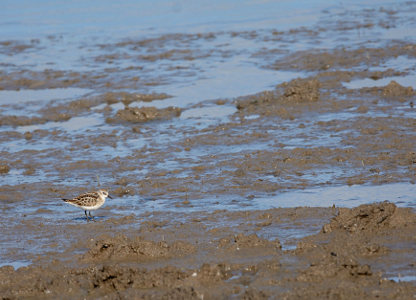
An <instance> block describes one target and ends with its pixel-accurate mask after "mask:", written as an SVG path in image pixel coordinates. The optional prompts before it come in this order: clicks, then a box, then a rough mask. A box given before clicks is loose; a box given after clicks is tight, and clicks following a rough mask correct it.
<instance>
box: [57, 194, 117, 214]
mask: <svg viewBox="0 0 416 300" xmlns="http://www.w3.org/2000/svg"><path fill="white" fill-rule="evenodd" d="M107 197H108V198H110V199H113V198H111V197H110V195H109V194H108V192H107V191H106V190H98V191H96V192H92V193H85V194H82V195H79V196H78V197H75V198H73V199H62V200H63V201H65V202H66V203H69V204H71V205H73V206H76V207H79V208H82V209H83V210H84V211H85V216H86V217H87V221H89V220H90V219H89V218H88V215H87V210H88V212H89V215H90V218H91V219H92V220H93V221H95V220H94V217H93V216H91V210H96V209H98V208H100V207H101V206H102V205H103V204H104V202H105V198H107Z"/></svg>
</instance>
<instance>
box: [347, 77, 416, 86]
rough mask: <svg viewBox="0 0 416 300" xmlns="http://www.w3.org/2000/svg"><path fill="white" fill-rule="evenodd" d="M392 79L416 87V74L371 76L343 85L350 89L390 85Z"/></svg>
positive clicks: (403, 84)
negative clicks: (383, 76) (376, 78)
mask: <svg viewBox="0 0 416 300" xmlns="http://www.w3.org/2000/svg"><path fill="white" fill-rule="evenodd" d="M391 81H396V82H397V83H398V84H400V85H402V86H404V87H408V86H410V87H412V88H414V89H416V75H406V76H392V77H386V78H381V79H378V80H374V79H371V78H365V79H357V80H353V81H351V82H344V83H343V85H344V86H345V87H346V88H348V89H361V88H364V87H368V88H371V87H382V86H386V85H388V84H389V83H390V82H391Z"/></svg>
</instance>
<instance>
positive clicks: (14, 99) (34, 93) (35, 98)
mask: <svg viewBox="0 0 416 300" xmlns="http://www.w3.org/2000/svg"><path fill="white" fill-rule="evenodd" d="M91 92H92V90H91V89H83V88H74V87H71V88H56V89H39V90H18V91H10V90H3V91H1V90H0V104H1V105H4V104H19V103H27V102H36V103H37V104H46V103H47V102H50V101H52V100H64V99H73V98H76V97H81V96H84V95H87V94H90V93H91Z"/></svg>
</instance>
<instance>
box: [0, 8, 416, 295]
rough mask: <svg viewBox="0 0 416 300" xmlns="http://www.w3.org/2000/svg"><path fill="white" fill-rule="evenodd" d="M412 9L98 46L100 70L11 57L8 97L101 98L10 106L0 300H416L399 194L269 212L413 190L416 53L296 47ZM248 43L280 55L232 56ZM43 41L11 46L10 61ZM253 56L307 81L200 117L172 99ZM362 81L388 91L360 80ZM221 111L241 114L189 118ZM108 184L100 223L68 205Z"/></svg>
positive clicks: (1, 171)
mask: <svg viewBox="0 0 416 300" xmlns="http://www.w3.org/2000/svg"><path fill="white" fill-rule="evenodd" d="M401 9H402V10H399V9H398V11H394V10H385V9H381V8H380V9H378V10H366V11H361V12H354V13H352V12H345V15H343V14H341V15H339V16H341V17H342V18H335V19H336V20H335V19H334V18H333V19H331V18H330V17H328V18H329V20H326V21H325V22H323V23H322V24H320V25H317V26H316V27H315V28H303V27H302V28H297V29H292V30H287V31H277V30H271V31H270V30H269V31H268V30H264V31H262V30H259V31H242V32H238V31H235V32H234V31H233V32H218V33H204V34H167V35H162V36H159V37H156V38H145V39H137V40H136V39H129V40H125V41H113V42H109V43H108V44H99V45H94V47H92V48H91V49H89V50H91V52H92V53H93V55H92V56H91V57H85V58H83V59H85V60H86V61H87V62H89V63H91V64H92V65H93V66H94V68H93V69H94V70H89V71H82V70H73V71H72V70H71V71H68V70H59V69H58V68H57V69H53V68H51V69H44V70H32V69H27V68H26V67H18V66H14V65H9V64H0V65H1V66H3V67H4V68H5V70H0V90H5V91H16V92H19V90H21V89H22V90H24V89H31V90H33V91H35V90H42V89H53V88H68V87H70V88H87V89H89V90H93V92H92V93H90V94H88V95H84V96H82V97H75V99H70V100H65V101H59V100H53V99H52V100H51V101H49V102H47V103H43V104H42V101H40V103H38V102H36V101H32V102H27V103H26V102H24V103H23V104H22V103H15V102H13V101H6V102H5V103H0V144H1V148H0V179H1V183H0V212H1V218H0V228H1V234H0V244H1V245H2V247H1V249H0V258H1V260H0V263H1V265H2V267H0V298H2V299H39V298H46V299H56V298H60V299H78V298H87V299H96V298H109V299H124V298H127V299H128V298H136V299H188V298H189V299H230V298H231V299H233V298H234V299H269V298H272V299H313V298H315V299H326V298H328V299H413V298H414V297H415V295H416V285H415V282H416V277H415V276H416V275H415V274H416V273H415V267H416V260H415V257H416V248H415V245H416V235H415V232H416V214H415V212H414V210H412V209H411V208H410V207H407V208H405V207H398V206H400V205H399V203H397V206H396V205H395V204H394V203H391V202H392V201H393V200H396V201H397V199H388V200H391V202H379V203H376V204H368V203H369V202H371V201H369V200H366V201H365V203H367V204H365V205H361V206H359V207H354V208H345V207H338V205H334V206H333V207H330V206H331V205H327V206H328V207H324V208H318V207H296V206H299V205H298V204H297V203H299V202H298V201H300V200H302V199H296V198H294V199H292V202H293V204H292V205H290V206H291V208H273V209H266V208H264V207H260V208H259V207H258V206H255V204H254V203H255V201H256V200H257V199H262V198H268V199H272V200H273V199H274V198H275V197H277V196H278V195H280V194H282V193H284V192H288V191H298V190H303V189H306V188H317V187H320V188H329V187H334V186H344V185H347V186H352V185H356V186H357V185H365V186H371V185H375V186H380V188H381V187H383V185H386V184H390V183H403V184H407V186H413V185H414V184H415V182H416V149H415V145H416V135H415V128H416V109H415V107H414V103H415V101H416V91H415V89H414V86H413V87H412V86H408V85H406V84H404V83H402V82H401V81H400V80H401V79H405V78H407V77H408V76H414V73H415V71H416V64H408V65H406V66H405V67H403V64H406V62H408V61H414V59H415V58H416V44H415V43H414V42H412V40H403V41H402V40H400V39H395V40H394V41H389V42H386V41H384V42H383V40H379V41H377V42H374V40H371V41H368V42H369V43H370V42H371V46H366V42H367V41H365V42H359V43H355V44H354V43H353V42H351V43H353V45H351V47H335V46H334V48H333V49H325V50H319V49H310V50H304V49H303V50H293V51H292V50H290V49H291V48H292V46H296V45H297V42H302V41H304V40H305V41H307V42H308V43H310V44H311V45H319V43H320V42H321V39H323V37H325V36H326V35H328V36H331V35H334V36H335V40H337V41H338V40H339V39H342V38H343V37H345V35H347V36H356V31H360V30H372V29H377V30H387V29H389V28H394V27H395V26H400V24H401V22H404V21H403V20H404V19H406V20H407V21H406V22H414V23H416V22H415V20H414V17H413V18H407V17H406V18H404V17H402V15H401V14H403V13H404V11H407V10H409V11H412V9H413V10H414V9H415V6H414V5H413V4H412V3H411V2H408V3H406V4H405V5H404V7H403V8H401ZM339 16H335V17H339ZM369 17H371V18H370V19H371V20H373V21H374V20H377V22H373V21H369V20H368V18H369ZM350 18H353V19H352V20H351V19H350ZM331 20H332V21H331ZM334 20H335V21H334ZM339 20H343V21H339ZM357 20H359V21H357ZM233 39H237V40H238V41H241V40H243V41H244V42H247V43H252V44H261V45H266V46H264V47H259V48H261V49H258V48H256V49H255V50H250V49H240V48H239V49H238V51H237V50H236V49H234V50H230V48H231V47H228V46H229V43H232V41H233ZM351 39H352V40H353V38H351ZM224 41H225V42H224ZM42 43H43V41H42V40H40V41H39V40H33V41H30V42H26V43H25V42H20V41H14V40H10V41H0V53H1V54H2V55H8V56H12V55H13V54H19V53H31V52H34V53H36V51H43V50H45V49H44V48H42V47H43V46H42V45H43V44H42ZM198 43H199V44H198ZM204 43H207V44H204ZM305 43H306V42H305ZM200 44H202V45H205V46H201V47H200ZM386 44H387V45H386ZM172 45H173V46H172ZM248 48H249V47H248ZM300 48H302V47H300ZM97 49H99V50H97ZM94 51H95V52H94ZM241 53H243V54H244V55H246V57H250V58H252V59H254V60H256V62H257V64H258V65H259V66H261V67H262V68H264V69H267V70H273V71H284V72H289V71H291V72H293V71H296V72H300V74H303V75H302V78H292V77H291V78H288V79H287V80H286V81H285V82H282V81H279V80H276V82H275V83H274V86H273V87H272V88H270V89H268V90H264V91H262V92H258V93H255V94H252V95H245V96H240V97H238V98H231V97H222V98H221V99H205V98H203V97H205V95H201V97H202V98H203V100H206V101H204V102H203V103H199V102H198V101H196V103H194V102H192V105H188V106H186V107H176V106H175V105H174V101H175V95H172V96H171V95H170V94H171V93H170V92H168V91H164V87H166V86H169V84H171V85H172V84H174V83H176V82H179V83H183V81H187V80H188V79H192V80H194V79H195V78H196V79H201V78H203V77H204V76H205V75H204V72H202V71H201V69H203V67H201V66H200V65H199V64H198V63H199V62H200V61H202V62H203V63H202V64H201V65H202V66H206V65H207V63H211V62H217V61H220V62H227V59H230V58H232V57H234V56H237V55H241ZM398 59H404V60H405V63H403V64H400V63H397V61H396V60H398ZM392 60H393V62H391V61H392ZM82 63H84V61H82ZM95 66H97V67H96V68H95ZM95 69H96V70H95ZM207 77H209V76H208V75H207ZM289 77H290V76H289ZM178 78H179V79H178ZM364 80H371V83H374V84H375V85H374V86H365V85H363V86H361V85H359V84H358V85H357V86H354V84H357V81H358V82H360V81H364ZM153 88H155V89H153ZM234 88H235V87H234ZM239 88H242V87H240V86H239ZM238 91H240V90H238ZM0 92H1V91H0ZM201 93H202V92H201ZM239 95H244V93H239ZM182 96H183V95H182ZM191 96H192V95H191ZM201 101H202V100H201ZM161 102H163V103H164V105H162V106H161V105H160V103H161ZM206 107H208V108H214V109H215V110H214V111H216V112H221V111H222V110H224V111H225V110H226V109H229V110H230V111H232V113H230V114H229V115H227V117H225V118H218V119H216V121H215V122H211V123H210V122H207V120H206V119H204V118H203V117H201V118H189V119H186V118H185V117H183V116H184V114H185V115H186V112H187V111H190V110H194V111H197V112H198V110H202V109H204V108H206ZM211 117H216V116H215V115H214V116H211ZM208 121H211V120H208ZM98 186H99V187H105V188H107V189H109V190H110V194H111V195H112V196H113V197H114V199H113V200H108V202H107V203H106V204H105V206H103V207H102V208H101V209H100V210H99V211H97V212H94V215H95V217H96V221H97V222H89V223H87V222H86V220H85V218H84V215H83V212H82V211H80V210H75V209H74V208H73V207H67V206H64V204H63V203H62V201H60V200H59V199H60V198H63V197H71V196H75V195H77V194H79V193H82V192H85V191H89V190H95V189H97V187H98ZM369 196H370V195H364V198H366V197H369ZM326 200H328V199H326ZM329 200H330V201H331V200H332V199H329ZM383 200H385V199H384V198H383V199H377V201H383ZM333 201H334V203H335V199H334V200H333ZM412 201H413V203H414V200H412ZM325 203H326V202H325ZM279 204H280V203H278V202H277V201H276V203H275V205H273V206H271V207H279ZM344 204H345V203H344ZM401 204H403V203H401ZM405 204H406V205H408V204H409V203H405ZM346 205H348V204H346ZM408 206H412V205H408ZM413 207H414V205H413Z"/></svg>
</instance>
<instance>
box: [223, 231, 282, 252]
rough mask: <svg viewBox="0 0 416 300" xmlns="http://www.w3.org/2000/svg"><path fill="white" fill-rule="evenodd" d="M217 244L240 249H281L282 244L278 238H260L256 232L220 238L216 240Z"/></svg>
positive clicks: (226, 247)
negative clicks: (270, 239) (272, 239)
mask: <svg viewBox="0 0 416 300" xmlns="http://www.w3.org/2000/svg"><path fill="white" fill-rule="evenodd" d="M218 246H219V247H220V248H225V249H233V250H240V249H244V248H256V247H259V248H272V249H281V248H282V246H281V244H280V241H279V240H278V239H275V240H274V241H269V240H266V239H262V238H260V237H258V236H257V234H250V235H244V234H242V233H240V234H237V235H232V236H229V237H225V238H222V239H220V240H219V241H218Z"/></svg>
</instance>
